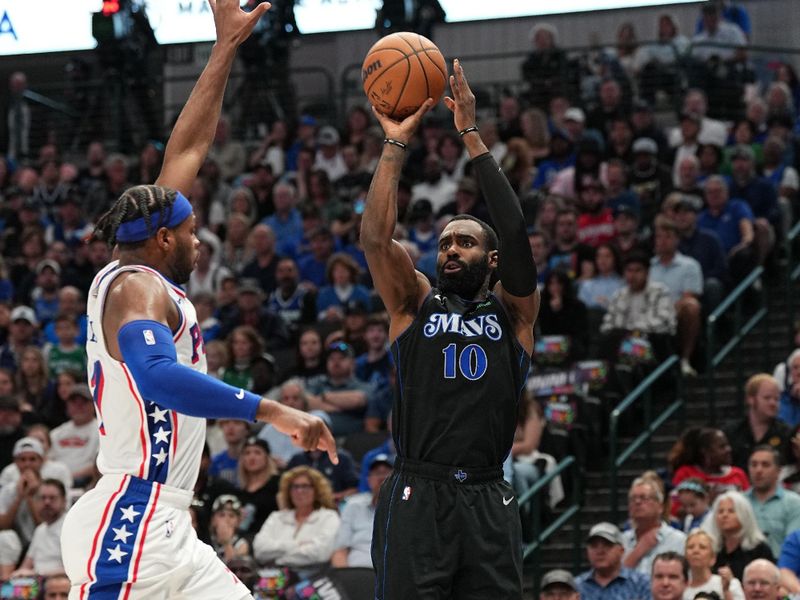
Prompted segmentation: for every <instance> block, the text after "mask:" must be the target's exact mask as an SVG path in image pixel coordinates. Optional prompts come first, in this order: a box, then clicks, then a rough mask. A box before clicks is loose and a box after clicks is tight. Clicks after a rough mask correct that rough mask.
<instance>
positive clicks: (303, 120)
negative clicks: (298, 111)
mask: <svg viewBox="0 0 800 600" xmlns="http://www.w3.org/2000/svg"><path fill="white" fill-rule="evenodd" d="M300 125H305V126H306V127H316V126H317V120H316V119H315V118H314V117H312V116H311V115H303V116H301V117H300Z"/></svg>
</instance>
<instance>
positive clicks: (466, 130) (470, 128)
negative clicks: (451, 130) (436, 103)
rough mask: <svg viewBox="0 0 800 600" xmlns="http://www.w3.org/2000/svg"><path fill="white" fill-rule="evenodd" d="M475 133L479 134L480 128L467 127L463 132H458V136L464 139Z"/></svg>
mask: <svg viewBox="0 0 800 600" xmlns="http://www.w3.org/2000/svg"><path fill="white" fill-rule="evenodd" d="M473 131H474V132H475V133H478V128H477V127H476V126H475V125H471V126H469V127H465V128H464V129H462V130H461V131H459V132H458V135H460V136H461V137H464V136H465V135H467V134H468V133H471V132H473Z"/></svg>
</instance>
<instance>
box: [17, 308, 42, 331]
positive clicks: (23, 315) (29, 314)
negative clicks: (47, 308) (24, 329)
mask: <svg viewBox="0 0 800 600" xmlns="http://www.w3.org/2000/svg"><path fill="white" fill-rule="evenodd" d="M10 320H11V322H12V323H13V322H14V321H27V322H28V323H30V324H31V325H33V326H34V327H36V326H37V325H38V324H39V321H38V320H37V319H36V313H35V312H34V311H33V309H32V308H31V307H30V306H18V307H16V308H15V309H14V310H12V311H11V317H10Z"/></svg>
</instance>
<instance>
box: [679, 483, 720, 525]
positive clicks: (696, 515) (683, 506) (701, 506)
mask: <svg viewBox="0 0 800 600" xmlns="http://www.w3.org/2000/svg"><path fill="white" fill-rule="evenodd" d="M675 494H676V495H677V498H678V505H679V509H678V514H679V515H680V516H682V517H683V521H682V522H681V530H682V531H683V532H685V533H689V532H690V531H691V530H692V529H696V528H698V527H700V525H702V524H703V520H704V519H705V518H706V515H707V514H708V511H709V509H710V506H711V502H710V499H709V494H708V486H707V485H706V482H705V481H703V480H702V479H699V478H697V477H689V479H684V480H683V481H681V482H680V483H679V484H678V485H677V486H676V487H675Z"/></svg>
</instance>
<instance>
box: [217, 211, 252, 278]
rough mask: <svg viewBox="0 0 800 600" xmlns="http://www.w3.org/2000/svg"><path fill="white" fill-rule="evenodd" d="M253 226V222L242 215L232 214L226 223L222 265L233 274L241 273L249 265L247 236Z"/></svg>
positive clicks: (221, 255)
mask: <svg viewBox="0 0 800 600" xmlns="http://www.w3.org/2000/svg"><path fill="white" fill-rule="evenodd" d="M252 224H253V223H252V221H250V219H248V218H247V216H245V215H243V214H241V213H232V214H231V215H230V216H229V217H228V219H227V221H226V226H225V242H223V244H222V253H221V254H220V264H221V265H223V266H224V267H227V268H228V269H229V270H230V271H231V272H233V273H239V272H240V271H241V270H242V269H243V268H244V266H245V264H247V260H248V257H247V255H246V253H247V236H248V234H249V233H250V227H251V226H252Z"/></svg>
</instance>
